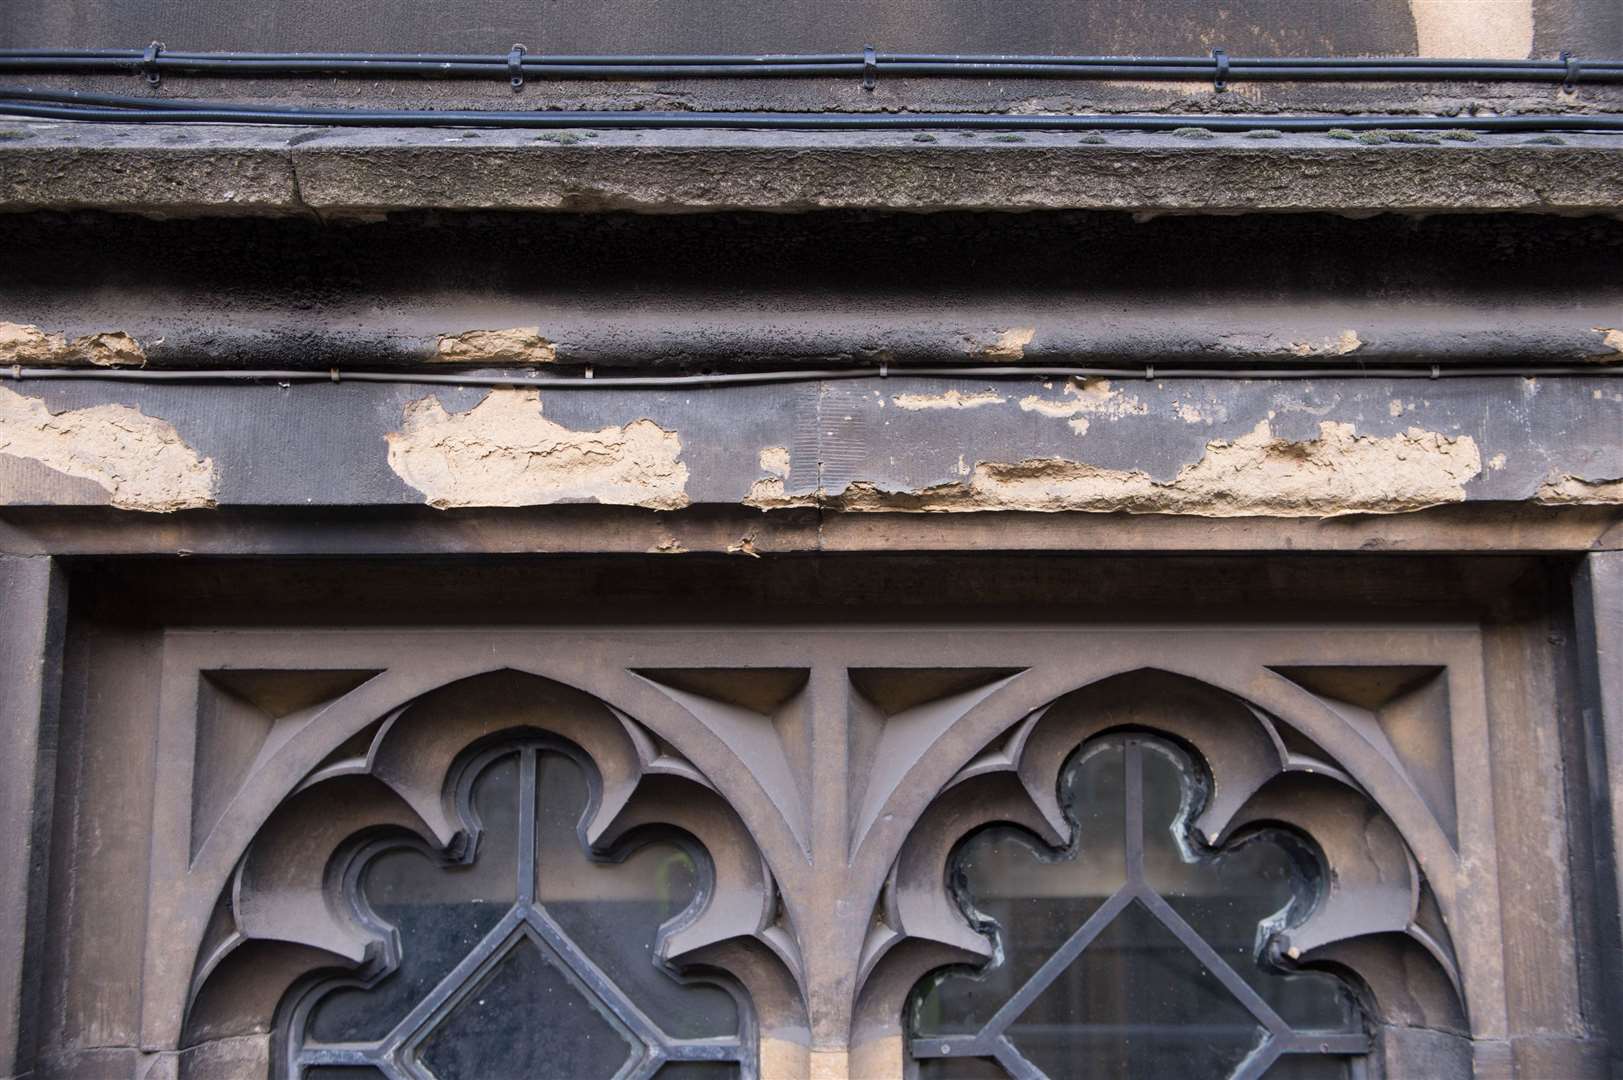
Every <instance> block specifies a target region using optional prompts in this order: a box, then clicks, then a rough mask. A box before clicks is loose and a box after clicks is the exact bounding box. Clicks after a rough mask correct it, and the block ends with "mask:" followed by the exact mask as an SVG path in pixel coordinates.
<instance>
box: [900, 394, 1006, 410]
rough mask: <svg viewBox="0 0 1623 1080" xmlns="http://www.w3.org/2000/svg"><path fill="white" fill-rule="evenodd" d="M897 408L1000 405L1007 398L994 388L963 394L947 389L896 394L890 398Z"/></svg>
mask: <svg viewBox="0 0 1623 1080" xmlns="http://www.w3.org/2000/svg"><path fill="white" fill-rule="evenodd" d="M890 400H891V401H893V402H895V403H896V407H897V408H898V409H907V410H909V411H910V412H918V411H921V410H924V409H978V408H981V407H982V406H983V405H1001V404H1003V403H1004V402H1005V401H1008V400H1009V399H1008V398H1006V397H1004V396H1003V395H1002V394H1000V393H998V392H997V391H995V390H982V391H980V392H979V393H975V394H964V393H960V392H959V391H958V390H956V389H954V390H948V391H947V392H946V393H943V394H897V395H896V396H895V397H893V398H891V399H890Z"/></svg>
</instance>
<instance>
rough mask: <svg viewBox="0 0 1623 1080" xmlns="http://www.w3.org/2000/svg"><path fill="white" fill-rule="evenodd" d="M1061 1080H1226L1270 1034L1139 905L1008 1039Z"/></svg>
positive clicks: (1109, 930)
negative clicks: (1129, 1079) (1123, 1079)
mask: <svg viewBox="0 0 1623 1080" xmlns="http://www.w3.org/2000/svg"><path fill="white" fill-rule="evenodd" d="M1008 1037H1009V1041H1010V1042H1012V1043H1014V1045H1015V1047H1016V1049H1018V1050H1019V1051H1020V1053H1021V1054H1023V1055H1025V1057H1026V1058H1027V1059H1028V1060H1029V1061H1031V1062H1032V1064H1034V1065H1036V1066H1037V1067H1038V1068H1040V1069H1042V1070H1043V1071H1044V1072H1045V1073H1047V1074H1048V1075H1049V1076H1052V1077H1061V1076H1074V1075H1078V1074H1080V1075H1085V1076H1133V1077H1162V1076H1171V1075H1174V1074H1176V1075H1178V1076H1180V1077H1185V1078H1189V1080H1193V1078H1195V1077H1222V1076H1226V1075H1228V1073H1229V1070H1230V1069H1231V1068H1232V1067H1233V1066H1235V1065H1237V1064H1238V1063H1239V1062H1240V1061H1241V1060H1242V1059H1243V1058H1244V1057H1245V1056H1246V1055H1247V1054H1248V1053H1250V1052H1251V1050H1252V1048H1254V1047H1255V1046H1256V1045H1257V1044H1258V1043H1259V1042H1260V1041H1261V1037H1262V1029H1261V1028H1260V1027H1258V1025H1257V1022H1256V1020H1255V1019H1253V1018H1252V1016H1251V1015H1250V1014H1249V1013H1248V1012H1246V1011H1245V1009H1244V1008H1243V1007H1241V1005H1240V1004H1239V1002H1237V1001H1235V1000H1234V998H1233V996H1232V995H1231V994H1229V992H1228V990H1226V989H1225V988H1224V987H1223V985H1222V984H1221V983H1220V982H1218V980H1217V977H1216V976H1214V975H1213V974H1212V973H1211V972H1210V971H1207V970H1206V968H1205V967H1204V966H1202V964H1201V963H1200V961H1198V960H1196V959H1195V958H1194V956H1193V955H1192V954H1191V953H1190V952H1189V950H1188V949H1186V948H1184V946H1183V943H1182V942H1180V941H1179V940H1178V939H1177V938H1175V937H1173V936H1172V933H1171V932H1170V931H1168V930H1167V929H1166V927H1164V926H1162V925H1161V924H1160V923H1159V922H1158V921H1157V920H1156V919H1155V917H1154V916H1153V915H1151V914H1150V913H1149V912H1148V911H1146V910H1145V909H1144V908H1143V907H1141V906H1139V905H1138V904H1136V903H1135V904H1132V905H1130V906H1129V907H1128V908H1127V909H1126V910H1125V911H1123V912H1122V913H1121V914H1120V915H1118V916H1117V917H1116V918H1115V919H1114V920H1113V921H1112V922H1111V923H1110V925H1109V926H1107V927H1106V928H1105V929H1104V931H1103V932H1102V933H1101V934H1100V935H1099V936H1098V937H1097V938H1095V939H1094V941H1093V943H1092V944H1091V945H1089V946H1088V947H1087V948H1086V949H1084V950H1083V951H1082V955H1081V956H1079V957H1077V959H1076V960H1075V961H1074V962H1073V963H1072V964H1071V965H1070V967H1068V968H1066V969H1065V971H1064V973H1063V974H1061V975H1060V977H1059V978H1057V979H1055V980H1054V981H1053V982H1052V983H1050V984H1049V986H1048V987H1047V989H1045V990H1044V991H1043V992H1042V993H1041V994H1039V995H1038V997H1037V1000H1036V1001H1034V1002H1033V1003H1032V1005H1031V1007H1030V1008H1029V1009H1027V1010H1026V1011H1025V1012H1024V1013H1022V1014H1021V1016H1020V1018H1019V1019H1018V1020H1016V1021H1015V1022H1014V1024H1013V1025H1011V1026H1010V1028H1009V1030H1008Z"/></svg>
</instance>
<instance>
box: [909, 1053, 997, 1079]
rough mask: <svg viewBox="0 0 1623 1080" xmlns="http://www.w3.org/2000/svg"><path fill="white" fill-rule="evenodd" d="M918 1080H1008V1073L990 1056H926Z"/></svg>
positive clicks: (920, 1067)
mask: <svg viewBox="0 0 1623 1080" xmlns="http://www.w3.org/2000/svg"><path fill="white" fill-rule="evenodd" d="M919 1080H1009V1074H1008V1073H1006V1072H1004V1071H1003V1066H1001V1065H999V1064H998V1063H997V1062H996V1061H994V1060H992V1059H991V1058H926V1059H924V1060H923V1061H921V1062H919Z"/></svg>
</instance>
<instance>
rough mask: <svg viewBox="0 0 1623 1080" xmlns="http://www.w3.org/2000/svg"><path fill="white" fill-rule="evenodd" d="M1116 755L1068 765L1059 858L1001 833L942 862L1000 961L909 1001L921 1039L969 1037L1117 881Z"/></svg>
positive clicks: (947, 977) (953, 976)
mask: <svg viewBox="0 0 1623 1080" xmlns="http://www.w3.org/2000/svg"><path fill="white" fill-rule="evenodd" d="M1121 770H1122V755H1121V749H1120V748H1119V747H1107V748H1105V749H1103V750H1101V751H1099V752H1097V753H1093V754H1090V755H1087V756H1086V757H1081V756H1079V757H1077V758H1074V759H1073V760H1072V761H1071V763H1070V764H1069V765H1067V767H1066V768H1065V770H1064V772H1063V774H1062V776H1061V780H1060V784H1061V787H1060V801H1061V805H1062V806H1064V807H1065V808H1066V810H1067V812H1068V813H1069V814H1070V815H1071V817H1072V819H1073V820H1075V821H1076V823H1077V832H1076V839H1075V843H1073V845H1072V847H1071V849H1070V850H1069V851H1053V850H1051V849H1049V848H1047V847H1046V846H1045V845H1043V844H1040V843H1039V842H1037V841H1036V840H1035V839H1033V838H1032V837H1031V836H1030V834H1028V833H1025V832H1023V831H1021V830H1018V829H1014V828H1011V827H1006V826H1005V827H993V828H990V829H984V830H982V831H980V832H978V833H976V834H975V835H974V836H972V837H970V838H969V839H968V840H967V841H965V842H964V843H963V844H962V845H961V846H960V847H959V849H958V852H957V854H956V855H955V856H954V858H953V860H952V862H951V864H950V865H951V867H952V870H951V873H952V875H953V879H952V884H953V890H954V892H955V893H956V894H957V896H958V898H959V901H960V903H962V904H963V905H964V906H965V910H966V911H970V912H972V913H973V914H972V915H971V919H972V921H973V922H975V923H976V924H978V925H979V926H981V927H982V928H983V930H984V931H985V932H987V933H989V934H993V935H995V937H996V938H997V950H996V951H997V953H998V954H999V955H1000V957H1001V958H1000V960H998V961H997V962H996V963H994V964H992V965H990V966H989V967H987V968H986V969H985V971H984V972H982V973H980V974H973V973H962V972H958V973H954V972H947V973H943V974H942V975H940V976H938V977H937V978H936V979H935V980H934V982H933V983H932V984H931V985H930V986H929V987H928V989H926V991H925V992H924V993H922V994H920V995H918V996H917V997H916V999H915V1003H914V1030H915V1031H917V1032H918V1033H919V1034H921V1035H950V1034H965V1035H967V1034H971V1033H973V1032H975V1031H979V1030H980V1027H981V1025H982V1024H984V1023H985V1022H986V1021H988V1020H990V1019H991V1018H992V1014H993V1013H995V1012H997V1010H998V1008H999V1007H1001V1006H1002V1004H1003V1003H1004V1002H1005V1001H1007V1000H1008V999H1009V998H1010V997H1011V996H1013V995H1014V993H1015V992H1016V991H1017V990H1019V988H1020V987H1021V986H1024V985H1025V983H1026V980H1027V979H1029V978H1030V977H1031V976H1032V975H1033V974H1034V973H1035V972H1036V970H1037V969H1038V968H1039V967H1041V966H1042V965H1043V962H1044V961H1046V960H1047V959H1048V958H1049V957H1050V956H1052V955H1053V954H1054V951H1055V950H1056V949H1058V948H1059V947H1060V946H1061V945H1063V944H1064V943H1065V941H1066V939H1068V938H1069V937H1070V936H1071V935H1072V934H1073V933H1074V932H1075V931H1076V930H1077V928H1078V927H1080V926H1081V925H1082V924H1083V923H1084V922H1086V921H1087V920H1088V917H1089V916H1090V915H1092V914H1093V913H1094V911H1096V910H1097V909H1098V908H1099V906H1100V905H1102V904H1103V903H1104V902H1105V901H1106V900H1107V899H1109V897H1110V896H1111V894H1112V893H1114V892H1115V891H1116V890H1117V889H1119V888H1121V886H1122V883H1123V882H1125V881H1126V880H1127V870H1126V862H1125V855H1124V849H1123V845H1122V839H1121V838H1122V829H1123V828H1124V827H1125V818H1124V816H1123V813H1122V810H1123V802H1122V798H1123V795H1122V771H1121Z"/></svg>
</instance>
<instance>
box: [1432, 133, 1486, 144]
mask: <svg viewBox="0 0 1623 1080" xmlns="http://www.w3.org/2000/svg"><path fill="white" fill-rule="evenodd" d="M1438 138H1441V139H1446V140H1448V141H1449V142H1476V141H1477V137H1476V133H1475V132H1474V131H1445V132H1443V133H1442V134H1441V135H1440V136H1438Z"/></svg>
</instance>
